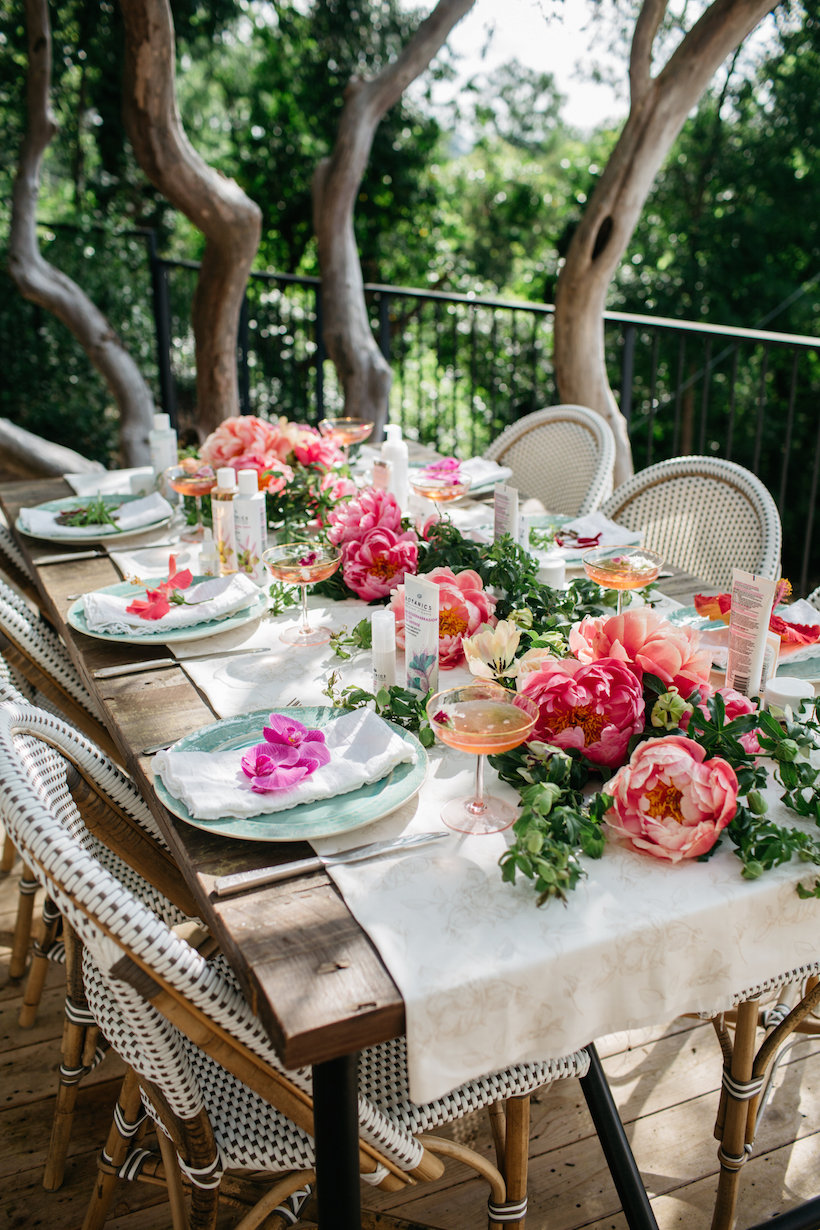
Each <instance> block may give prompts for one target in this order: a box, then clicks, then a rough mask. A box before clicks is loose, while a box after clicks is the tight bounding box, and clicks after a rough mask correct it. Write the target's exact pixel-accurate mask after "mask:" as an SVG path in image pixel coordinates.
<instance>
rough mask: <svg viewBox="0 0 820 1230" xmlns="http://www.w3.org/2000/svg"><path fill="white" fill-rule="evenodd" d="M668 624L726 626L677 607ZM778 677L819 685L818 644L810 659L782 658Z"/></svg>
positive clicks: (715, 667) (669, 615)
mask: <svg viewBox="0 0 820 1230" xmlns="http://www.w3.org/2000/svg"><path fill="white" fill-rule="evenodd" d="M664 618H665V619H668V620H669V622H670V623H673V624H679V625H685V626H686V627H687V628H696V629H697V630H698V631H705V630H706V629H711V628H725V627H726V625H725V624H724V623H723V622H722V621H721V620H712V619H706V618H705V616H703V615H698V613H697V611H696V610H695V608H694V607H693V606H682V607H678V609H677V610H676V611H670V612H669V613H668V614H666V615H665V616H664ZM714 669H715V670H716V671H722V670H723V669H724V667H722V666H717V665H715V666H714ZM775 673H776V674H778V675H788V676H789V677H790V678H791V679H805V680H806V681H807V682H808V683H820V644H818V645H817V646H816V650H815V652H814V653H812V655H811V657H808V658H801V659H798V661H794V659H792V658H789V657H783V658H781V659H780V661H779V662H778V664H777V671H776V672H775Z"/></svg>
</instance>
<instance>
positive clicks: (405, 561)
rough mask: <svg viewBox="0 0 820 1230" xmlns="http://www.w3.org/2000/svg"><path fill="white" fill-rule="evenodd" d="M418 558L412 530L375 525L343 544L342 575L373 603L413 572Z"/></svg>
mask: <svg viewBox="0 0 820 1230" xmlns="http://www.w3.org/2000/svg"><path fill="white" fill-rule="evenodd" d="M354 503H355V501H354ZM334 511H335V510H334ZM418 558H419V548H418V541H417V539H416V535H415V534H414V533H413V532H412V530H407V531H406V532H405V533H400V532H397V531H396V530H393V529H390V528H389V527H388V526H386V525H376V526H374V527H373V528H372V529H368V530H365V531H364V533H363V534H361V535H360V536H359V537H357V538H350V539H348V540H347V541H346V542H345V543H344V545H343V547H342V576H343V577H344V582H345V585H346V586H347V587H348V589H352V590H353V592H354V594H358V595H359V597H360V598H363V599H364V600H365V602H372V601H373V599H374V598H384V597H386V595H387V594H389V593H390V591H391V590H393V589H395V588H396V586H397V585H400V584H401V582H402V581H403V580H404V577H405V574H406V573H408V572H409V573H414V572H415V571H416V568H417V566H418Z"/></svg>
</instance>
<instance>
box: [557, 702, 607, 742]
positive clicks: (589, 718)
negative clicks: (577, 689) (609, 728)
mask: <svg viewBox="0 0 820 1230" xmlns="http://www.w3.org/2000/svg"><path fill="white" fill-rule="evenodd" d="M548 722H549V727H550V730H551V731H552V732H553V734H556V735H557V734H559V733H560V731H562V730H566V729H567V727H568V726H580V727H581V729H582V730H583V732H584V747H590V746H591V745H592V744H593V743H598V742H599V741H600V738H601V735H602V733H603V730H604V727H605V726H606V725H607V719H606V716H605V714H603V713H595V712H594V710H592V709H589V708H586V709H584V708H577V709H576V708H569V709H564V710H563V711H560V710H559V711H558V712H557V713H551V714H550V715H549V718H548Z"/></svg>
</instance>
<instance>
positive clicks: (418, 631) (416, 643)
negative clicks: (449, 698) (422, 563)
mask: <svg viewBox="0 0 820 1230" xmlns="http://www.w3.org/2000/svg"><path fill="white" fill-rule="evenodd" d="M438 606H439V588H438V586H437V585H436V584H435V582H434V581H426V580H425V579H424V578H423V577H411V576H405V578H404V661H405V671H406V674H407V684H406V686H407V688H408V689H409V690H410V691H413V692H421V693H422V695H424V693H425V692H429V691H433V692H435V691H436V690H437V688H438Z"/></svg>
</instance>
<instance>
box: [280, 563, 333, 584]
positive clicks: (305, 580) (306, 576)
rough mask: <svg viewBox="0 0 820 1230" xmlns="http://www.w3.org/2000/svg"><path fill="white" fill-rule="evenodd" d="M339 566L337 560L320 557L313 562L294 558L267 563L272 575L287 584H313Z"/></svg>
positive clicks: (326, 576)
mask: <svg viewBox="0 0 820 1230" xmlns="http://www.w3.org/2000/svg"><path fill="white" fill-rule="evenodd" d="M338 567H339V561H338V560H326V559H320V560H318V561H316V562H314V563H309V564H305V563H302V561H301V560H298V559H294V560H288V561H283V562H282V563H277V564H270V563H269V564H268V569H269V571H270V574H271V576H272V577H275V578H276V580H277V581H284V582H285V583H286V584H287V585H313V584H314V583H315V582H316V581H326V580H327V578H328V577H332V576H333V574H334V572H335V571H336V569H337V568H338Z"/></svg>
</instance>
